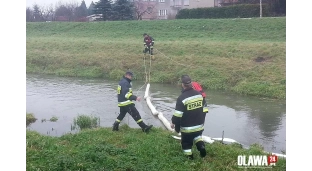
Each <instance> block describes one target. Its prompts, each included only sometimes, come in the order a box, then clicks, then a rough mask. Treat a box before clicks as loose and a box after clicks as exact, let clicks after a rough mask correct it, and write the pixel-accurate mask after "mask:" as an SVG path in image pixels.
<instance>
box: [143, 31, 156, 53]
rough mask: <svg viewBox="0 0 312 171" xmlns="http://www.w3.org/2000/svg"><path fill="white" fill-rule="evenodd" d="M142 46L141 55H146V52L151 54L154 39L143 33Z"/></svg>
mask: <svg viewBox="0 0 312 171" xmlns="http://www.w3.org/2000/svg"><path fill="white" fill-rule="evenodd" d="M143 37H144V39H143V44H144V50H143V53H144V54H146V52H149V54H151V55H154V54H153V48H154V39H153V38H152V37H151V36H149V35H148V34H146V33H144V34H143Z"/></svg>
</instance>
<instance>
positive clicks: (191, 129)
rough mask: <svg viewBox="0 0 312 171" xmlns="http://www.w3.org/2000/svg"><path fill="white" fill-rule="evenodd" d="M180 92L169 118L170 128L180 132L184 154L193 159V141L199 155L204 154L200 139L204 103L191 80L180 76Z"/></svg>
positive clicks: (204, 149)
mask: <svg viewBox="0 0 312 171" xmlns="http://www.w3.org/2000/svg"><path fill="white" fill-rule="evenodd" d="M181 81H182V87H183V91H182V94H181V95H180V96H179V97H178V99H177V102H176V106H175V112H174V114H173V116H172V118H171V121H172V124H171V128H172V129H175V131H176V132H177V133H179V132H181V146H182V150H183V152H184V154H185V155H186V156H187V157H188V158H189V159H193V153H192V147H193V143H195V145H196V147H197V150H198V151H199V152H200V155H201V157H205V156H206V148H205V143H204V141H203V139H202V133H203V131H204V123H205V114H204V112H203V111H204V105H203V104H205V103H206V101H205V99H204V98H203V96H202V95H201V94H200V93H199V92H198V91H196V90H194V89H193V87H192V80H191V78H190V77H188V76H182V78H181Z"/></svg>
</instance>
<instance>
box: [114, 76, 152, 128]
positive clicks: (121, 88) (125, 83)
mask: <svg viewBox="0 0 312 171" xmlns="http://www.w3.org/2000/svg"><path fill="white" fill-rule="evenodd" d="M132 77H133V73H132V72H126V74H125V75H124V76H123V78H122V79H121V80H120V81H119V84H118V87H117V94H118V107H119V108H120V113H119V115H118V117H117V119H116V121H115V123H114V124H113V131H118V130H119V124H120V122H121V121H122V119H123V118H124V117H125V115H126V114H127V113H129V114H130V115H131V116H132V118H133V119H134V120H135V121H136V122H137V124H138V125H139V126H140V127H141V128H142V130H143V132H148V131H149V130H150V129H151V128H152V127H153V125H149V126H147V125H146V124H145V123H144V122H143V120H142V118H141V116H140V113H139V111H138V110H137V109H136V107H135V105H134V103H133V102H132V100H136V101H140V99H141V98H140V97H137V96H135V95H133V94H132V88H131V84H130V83H131V80H132Z"/></svg>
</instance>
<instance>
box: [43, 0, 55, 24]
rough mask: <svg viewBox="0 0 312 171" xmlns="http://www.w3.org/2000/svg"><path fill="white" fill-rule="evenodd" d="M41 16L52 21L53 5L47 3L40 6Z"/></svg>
mask: <svg viewBox="0 0 312 171" xmlns="http://www.w3.org/2000/svg"><path fill="white" fill-rule="evenodd" d="M42 11H43V12H42V17H43V19H44V20H45V21H53V20H54V15H55V11H54V8H53V5H52V4H51V5H49V6H47V7H45V8H42Z"/></svg>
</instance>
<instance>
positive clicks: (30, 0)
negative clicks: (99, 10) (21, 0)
mask: <svg viewBox="0 0 312 171" xmlns="http://www.w3.org/2000/svg"><path fill="white" fill-rule="evenodd" d="M92 1H93V2H94V3H95V2H98V1H99V0H85V2H86V5H87V8H88V7H89V5H90V4H91V2H92ZM57 2H63V3H66V2H78V4H79V5H80V4H81V2H82V0H26V7H32V6H33V4H35V3H36V4H38V5H39V6H49V5H50V4H53V6H54V5H56V4H57Z"/></svg>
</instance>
